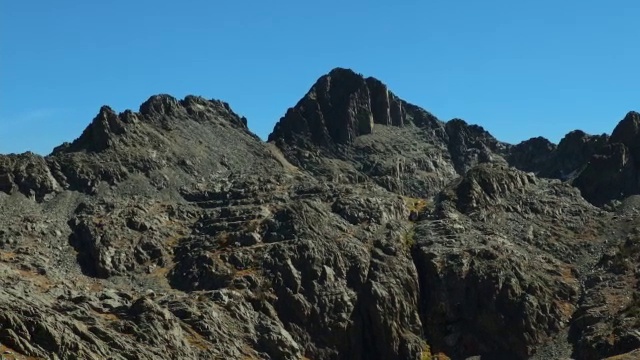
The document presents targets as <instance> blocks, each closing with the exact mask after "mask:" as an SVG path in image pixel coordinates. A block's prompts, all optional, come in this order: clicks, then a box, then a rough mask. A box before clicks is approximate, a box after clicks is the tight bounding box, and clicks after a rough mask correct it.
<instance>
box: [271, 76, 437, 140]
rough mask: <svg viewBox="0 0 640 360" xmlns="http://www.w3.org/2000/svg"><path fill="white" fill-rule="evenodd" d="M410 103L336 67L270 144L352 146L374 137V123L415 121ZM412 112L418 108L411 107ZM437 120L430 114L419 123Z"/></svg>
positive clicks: (282, 124)
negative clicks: (297, 141) (302, 141)
mask: <svg viewBox="0 0 640 360" xmlns="http://www.w3.org/2000/svg"><path fill="white" fill-rule="evenodd" d="M407 105H408V104H407V103H406V102H404V101H403V100H401V99H400V98H398V97H397V96H396V95H395V94H393V93H392V92H391V91H389V89H388V88H387V86H386V85H385V84H384V83H382V82H381V81H380V80H378V79H375V78H373V77H368V78H365V77H364V76H362V75H361V74H357V73H355V72H354V71H352V70H350V69H344V68H336V69H333V70H332V71H331V72H329V73H328V74H326V75H324V76H322V77H320V78H319V79H318V80H317V81H316V83H315V84H314V85H313V86H312V87H311V89H310V90H309V92H308V93H307V94H306V95H305V96H304V97H303V98H302V99H301V100H300V101H299V102H298V103H297V104H296V106H294V107H293V108H290V109H289V110H288V111H287V113H286V114H285V116H284V117H283V118H281V119H280V121H279V122H278V123H277V124H276V126H275V128H274V131H273V133H271V134H270V135H269V141H284V142H292V141H294V139H308V140H311V142H313V143H314V144H316V145H325V146H328V145H334V144H349V143H352V142H353V141H354V139H355V138H356V137H358V136H360V135H366V134H370V133H371V132H372V131H373V128H374V124H383V125H392V126H398V127H402V126H404V125H405V124H407V123H408V122H411V121H412V119H413V116H411V115H412V114H408V113H407ZM410 109H415V107H413V106H411V107H410ZM424 118H427V119H429V120H436V119H435V117H434V116H433V115H431V114H428V113H426V112H423V113H421V114H420V115H419V116H417V119H415V120H418V121H420V120H424Z"/></svg>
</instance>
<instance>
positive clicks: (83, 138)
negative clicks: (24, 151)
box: [53, 94, 249, 154]
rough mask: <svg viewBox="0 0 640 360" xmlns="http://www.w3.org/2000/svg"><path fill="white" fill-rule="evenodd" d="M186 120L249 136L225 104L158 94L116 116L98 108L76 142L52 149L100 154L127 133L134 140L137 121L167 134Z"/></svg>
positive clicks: (191, 97) (55, 151) (106, 108)
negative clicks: (213, 125) (135, 108)
mask: <svg viewBox="0 0 640 360" xmlns="http://www.w3.org/2000/svg"><path fill="white" fill-rule="evenodd" d="M188 120H192V121H196V122H200V123H218V124H220V123H221V122H223V123H226V124H228V125H230V126H232V127H234V128H237V129H240V130H243V131H245V132H247V133H249V129H248V127H247V119H246V118H244V117H240V116H239V115H238V114H236V113H235V112H234V111H233V110H232V109H231V107H230V106H229V104H228V103H226V102H223V101H220V100H207V99H205V98H203V97H200V96H194V95H187V96H186V97H185V98H184V99H182V100H178V99H176V98H175V97H173V96H171V95H168V94H158V95H153V96H151V97H149V99H147V100H146V101H145V102H143V103H142V104H141V105H140V108H139V111H138V112H133V111H131V110H125V111H123V112H122V113H120V114H118V113H116V112H115V111H114V110H113V109H111V108H110V107H109V106H106V105H105V106H102V107H101V108H100V111H99V112H98V115H96V117H95V118H94V119H93V120H92V121H91V123H90V124H89V126H87V128H86V129H85V130H84V131H83V133H82V135H80V137H79V138H78V139H76V140H75V141H73V142H72V143H65V144H63V145H61V146H59V147H56V148H55V149H54V150H53V154H56V153H63V152H67V153H68V152H77V151H87V152H100V151H104V150H106V149H108V148H112V147H113V146H115V145H116V144H117V143H118V141H119V138H120V136H121V135H124V134H125V133H127V132H128V131H129V132H131V133H132V134H131V136H133V137H135V136H136V135H135V134H134V133H136V132H139V131H138V130H140V126H143V125H142V124H140V122H141V123H143V124H146V125H152V126H155V127H157V128H158V129H159V130H162V131H170V130H172V129H175V128H176V127H180V126H182V125H181V124H180V123H181V122H183V123H184V122H186V121H188Z"/></svg>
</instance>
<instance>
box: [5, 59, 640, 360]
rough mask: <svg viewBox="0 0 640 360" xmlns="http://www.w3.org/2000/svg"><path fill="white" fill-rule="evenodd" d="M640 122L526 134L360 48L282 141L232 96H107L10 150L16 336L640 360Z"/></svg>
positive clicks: (227, 347)
mask: <svg viewBox="0 0 640 360" xmlns="http://www.w3.org/2000/svg"><path fill="white" fill-rule="evenodd" d="M639 124H640V115H639V114H638V113H634V112H631V113H629V114H628V115H627V116H626V117H625V118H624V120H622V121H621V122H620V124H619V125H618V126H617V127H616V129H615V130H614V131H613V133H612V134H611V136H608V135H599V136H592V135H588V134H585V133H584V132H581V131H574V132H571V133H569V134H568V135H567V136H566V137H565V138H564V139H563V140H562V141H561V142H560V143H559V144H557V145H555V144H552V143H551V142H549V141H548V140H546V139H544V138H532V139H531V140H528V141H525V142H523V143H521V144H517V145H511V144H506V143H503V142H500V141H498V140H497V139H495V138H494V137H493V136H492V135H491V134H489V133H488V132H487V131H485V130H484V129H483V128H481V127H479V126H476V125H469V124H467V123H466V122H464V121H463V120H460V119H454V120H450V121H447V122H444V121H441V120H439V119H437V118H436V117H435V116H434V115H432V114H430V113H429V112H427V111H425V110H423V109H421V108H419V107H418V106H415V105H412V104H409V103H407V102H405V101H403V100H402V99H400V98H399V97H398V96H397V95H395V94H394V93H392V92H391V91H390V90H389V89H388V88H387V86H386V85H385V84H383V83H382V82H381V81H379V80H377V79H374V78H365V77H363V76H362V75H360V74H357V73H355V72H353V71H351V70H348V69H340V68H338V69H334V70H332V71H331V72H330V73H328V74H327V75H325V76H322V77H321V78H320V79H318V81H317V82H316V83H315V84H314V85H313V86H312V87H311V89H310V90H309V92H308V93H307V94H306V95H305V96H304V97H303V98H302V99H301V100H300V101H299V102H298V103H297V104H296V105H295V106H294V107H292V108H290V109H289V110H288V111H287V112H286V114H285V115H284V116H283V117H282V118H281V119H280V120H279V122H278V123H277V124H276V126H275V129H274V131H273V133H272V134H271V135H270V136H269V138H268V141H267V142H263V141H261V140H260V139H259V138H258V137H256V136H255V135H253V134H252V133H251V132H250V131H249V129H248V127H247V120H246V119H244V118H242V117H240V116H239V115H237V114H236V113H234V112H233V111H232V110H231V108H230V107H229V105H228V104H226V103H224V102H222V101H217V100H206V99H203V98H201V97H195V96H188V97H186V98H185V99H183V100H178V99H175V98H173V97H171V96H169V95H156V96H152V97H151V98H150V99H149V100H147V101H146V102H145V103H143V104H142V105H141V106H140V109H139V111H137V112H133V111H129V110H128V111H125V112H123V113H119V114H118V113H116V112H114V111H113V110H112V109H110V108H109V107H106V106H105V107H102V108H101V109H100V111H99V113H98V115H97V116H96V117H95V119H94V120H93V121H92V122H91V123H90V124H89V126H88V127H87V128H86V130H85V131H84V132H83V133H82V134H81V135H80V137H79V138H78V139H76V140H75V141H73V142H71V143H65V144H63V145H61V146H59V147H57V148H56V149H55V150H54V151H53V152H52V154H50V155H48V156H45V157H41V156H38V155H35V154H32V153H26V154H20V155H16V154H11V155H0V214H2V216H1V217H0V273H2V275H3V276H2V277H0V282H2V287H0V309H1V311H0V353H1V354H2V356H3V357H4V358H7V359H314V360H317V359H320V360H322V359H385V360H387V359H416V360H418V359H420V360H426V359H441V360H442V359H447V358H451V359H482V360H487V359H569V358H575V359H602V358H607V357H613V356H618V355H621V356H626V357H628V358H634V356H635V355H637V353H638V351H640V350H638V349H640V320H638V319H640V310H638V309H640V305H639V304H640V302H639V301H638V297H639V295H638V285H637V284H638V276H640V268H638V264H639V262H640V246H638V239H639V238H638V234H640V217H639V214H640V201H639V200H638V198H640V197H639V195H638V194H640V188H639V185H638V184H640V182H639V181H638V180H637V177H638V173H639V171H640V161H638V160H636V159H640V153H638V149H639V148H640V145H639V144H640V139H638V137H639V136H640V125H639Z"/></svg>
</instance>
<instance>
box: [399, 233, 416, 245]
mask: <svg viewBox="0 0 640 360" xmlns="http://www.w3.org/2000/svg"><path fill="white" fill-rule="evenodd" d="M415 234H416V233H415V231H414V230H413V229H411V230H409V231H407V232H406V233H404V235H403V236H402V243H403V245H404V246H405V247H406V248H408V249H411V248H412V247H413V246H414V245H415V244H416V239H415Z"/></svg>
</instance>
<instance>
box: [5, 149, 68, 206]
mask: <svg viewBox="0 0 640 360" xmlns="http://www.w3.org/2000/svg"><path fill="white" fill-rule="evenodd" d="M61 190H62V189H61V186H60V185H59V184H58V182H57V181H56V179H55V178H54V177H53V175H52V174H51V171H50V169H49V167H48V166H47V163H46V161H45V159H44V158H42V157H41V156H38V155H36V154H33V153H25V154H21V155H0V191H1V192H5V193H7V194H13V193H16V192H20V193H22V194H24V195H26V196H28V197H31V198H33V199H34V200H38V201H42V200H43V199H45V198H46V197H47V196H52V195H53V194H54V193H55V192H58V191H61Z"/></svg>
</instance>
